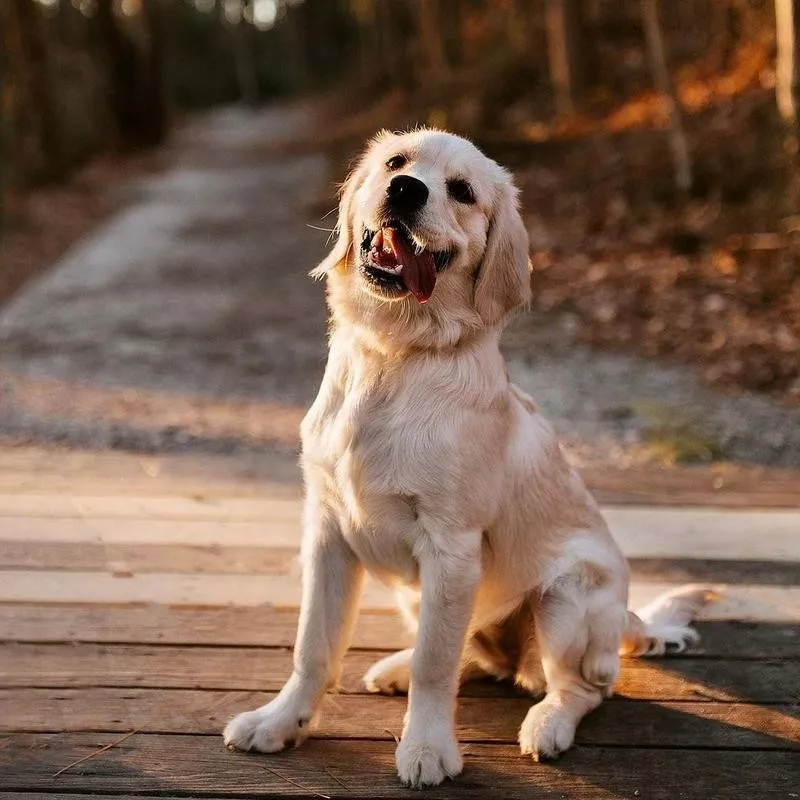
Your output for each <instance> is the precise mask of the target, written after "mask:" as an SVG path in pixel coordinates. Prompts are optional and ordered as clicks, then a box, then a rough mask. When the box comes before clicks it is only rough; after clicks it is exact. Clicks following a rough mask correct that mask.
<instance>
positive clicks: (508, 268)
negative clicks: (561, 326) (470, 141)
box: [473, 180, 531, 325]
mask: <svg viewBox="0 0 800 800" xmlns="http://www.w3.org/2000/svg"><path fill="white" fill-rule="evenodd" d="M530 272H531V264H530V259H529V258H528V231H527V230H526V229H525V225H524V223H523V221H522V217H521V216H520V213H519V203H518V200H517V189H516V187H515V186H514V185H513V184H512V183H511V181H510V180H509V181H508V182H507V183H505V185H504V186H503V188H502V189H501V191H500V195H499V197H498V199H497V202H496V204H495V210H494V216H493V217H492V219H491V221H490V223H489V234H488V237H487V240H486V250H485V251H484V254H483V260H482V262H481V265H480V267H479V270H478V276H477V278H476V280H475V296H474V301H473V302H474V304H475V310H476V311H477V312H478V314H480V316H481V319H482V320H483V321H484V323H485V324H486V325H496V324H498V323H499V322H501V321H502V320H503V319H504V318H505V317H506V316H507V315H508V314H510V313H511V312H512V311H513V310H514V309H515V308H518V307H519V306H522V305H525V304H526V303H529V302H530V299H531V283H530Z"/></svg>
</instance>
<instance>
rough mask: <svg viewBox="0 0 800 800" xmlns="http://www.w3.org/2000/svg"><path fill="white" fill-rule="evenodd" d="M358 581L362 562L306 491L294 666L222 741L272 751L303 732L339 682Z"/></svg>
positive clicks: (300, 737)
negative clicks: (273, 691)
mask: <svg viewBox="0 0 800 800" xmlns="http://www.w3.org/2000/svg"><path fill="white" fill-rule="evenodd" d="M362 581H363V568H362V566H361V564H360V562H359V561H358V559H357V558H356V556H355V554H354V553H353V551H352V550H351V549H350V547H349V546H348V544H347V542H346V541H345V540H344V538H343V536H342V533H341V530H340V529H339V525H338V523H337V522H336V520H335V519H334V518H333V516H332V515H331V514H330V512H329V511H328V510H327V509H324V508H322V507H321V506H319V504H317V503H316V502H315V500H314V498H313V497H309V498H308V499H307V500H306V508H305V530H304V539H303V595H302V601H301V607H300V624H299V627H298V633H297V643H296V645H295V650H294V670H293V672H292V675H291V677H290V678H289V680H288V682H287V683H286V685H285V686H284V687H283V689H281V692H280V694H279V695H278V696H277V697H276V698H275V699H274V700H272V701H271V702H269V703H267V704H266V705H264V706H261V707H260V708H257V709H255V710H253V711H246V712H245V713H243V714H239V715H238V716H236V717H234V718H233V719H232V720H231V721H230V722H229V723H228V725H227V726H226V728H225V733H224V737H225V743H226V744H227V745H229V746H232V747H236V748H237V749H239V750H261V751H262V752H264V753H275V752H277V751H279V750H283V749H284V748H286V747H293V746H294V745H296V744H299V743H300V742H301V741H302V740H303V739H305V738H306V736H308V733H309V730H310V728H311V727H312V726H313V724H314V722H315V718H316V715H317V712H318V711H319V707H320V704H321V702H322V699H323V696H324V695H325V692H326V691H327V690H328V689H329V688H330V687H331V686H335V685H336V684H337V683H338V680H339V672H340V669H341V661H342V657H343V656H344V653H345V651H346V650H347V646H348V644H349V642H350V636H351V634H352V630H353V625H354V623H355V618H356V612H357V607H358V599H359V596H360V593H361V585H362Z"/></svg>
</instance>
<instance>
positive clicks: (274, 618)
mask: <svg viewBox="0 0 800 800" xmlns="http://www.w3.org/2000/svg"><path fill="white" fill-rule="evenodd" d="M296 626H297V611H295V610H284V609H273V608H247V607H241V608H171V607H167V606H157V605H143V606H87V605H39V604H18V603H8V604H0V640H5V641H19V642H96V643H115V642H116V643H132V644H159V645H213V646H237V647H246V646H254V647H258V646H287V647H290V646H291V645H293V644H294V638H295V632H296ZM698 630H699V631H700V632H701V637H702V638H701V640H700V644H699V646H698V647H696V648H694V649H693V651H692V652H693V653H695V654H699V655H703V656H707V657H714V658H717V657H728V658H737V659H747V658H754V659H765V658H794V659H798V658H800V625H798V624H797V623H796V622H793V623H788V624H771V623H751V622H738V621H735V622H703V623H700V624H699V625H698ZM411 641H412V637H410V636H409V634H408V633H407V631H406V630H405V628H404V627H403V624H402V622H401V621H400V619H399V618H398V616H397V615H396V614H394V613H388V614H383V613H368V612H362V613H361V614H360V615H359V618H358V624H357V626H356V631H355V636H354V639H353V645H352V646H353V647H356V648H365V649H372V650H397V649H399V648H402V647H407V646H408V645H409V644H410V642H411ZM667 662H668V660H667V661H665V662H664V663H667ZM658 663H661V662H658Z"/></svg>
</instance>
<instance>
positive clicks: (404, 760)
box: [395, 732, 463, 789]
mask: <svg viewBox="0 0 800 800" xmlns="http://www.w3.org/2000/svg"><path fill="white" fill-rule="evenodd" d="M395 761H396V762H397V774H398V775H399V776H400V780H401V781H402V782H403V783H404V784H405V785H406V786H411V787H412V788H414V789H419V788H421V787H422V786H438V785H439V784H440V783H441V782H442V781H443V780H444V779H445V778H455V776H456V775H458V774H459V773H460V772H461V770H462V769H463V761H462V759H461V753H460V752H459V750H458V741H457V740H456V738H455V736H453V734H452V733H450V732H447V733H444V732H442V733H441V734H440V735H438V736H437V735H431V733H428V734H426V735H421V736H415V735H412V734H410V733H406V734H405V735H404V736H403V740H402V741H401V742H400V744H399V746H398V748H397V753H396V754H395Z"/></svg>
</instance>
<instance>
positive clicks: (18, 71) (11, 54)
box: [0, 0, 63, 188]
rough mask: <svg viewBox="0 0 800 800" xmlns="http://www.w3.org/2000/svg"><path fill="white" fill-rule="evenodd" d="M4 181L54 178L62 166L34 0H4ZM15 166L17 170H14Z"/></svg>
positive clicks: (0, 15)
mask: <svg viewBox="0 0 800 800" xmlns="http://www.w3.org/2000/svg"><path fill="white" fill-rule="evenodd" d="M0 36H1V37H2V39H1V41H2V44H3V48H2V50H3V53H4V55H5V59H4V61H5V63H4V65H3V75H2V78H3V85H2V116H3V124H4V128H5V134H6V135H5V137H4V140H5V141H4V148H3V149H4V151H5V159H4V161H5V163H6V164H7V167H6V171H7V180H6V185H7V186H8V187H9V188H11V187H14V186H16V185H19V184H25V183H31V182H40V181H48V180H53V179H56V178H58V177H60V176H61V174H62V172H63V160H62V156H61V142H60V140H59V133H58V124H57V121H56V115H55V108H54V98H53V92H52V84H51V71H50V59H49V52H48V49H47V47H46V46H45V42H44V34H43V30H42V19H41V7H40V6H39V4H38V3H35V2H34V0H4V2H3V3H1V4H0ZM11 170H13V173H11Z"/></svg>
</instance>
